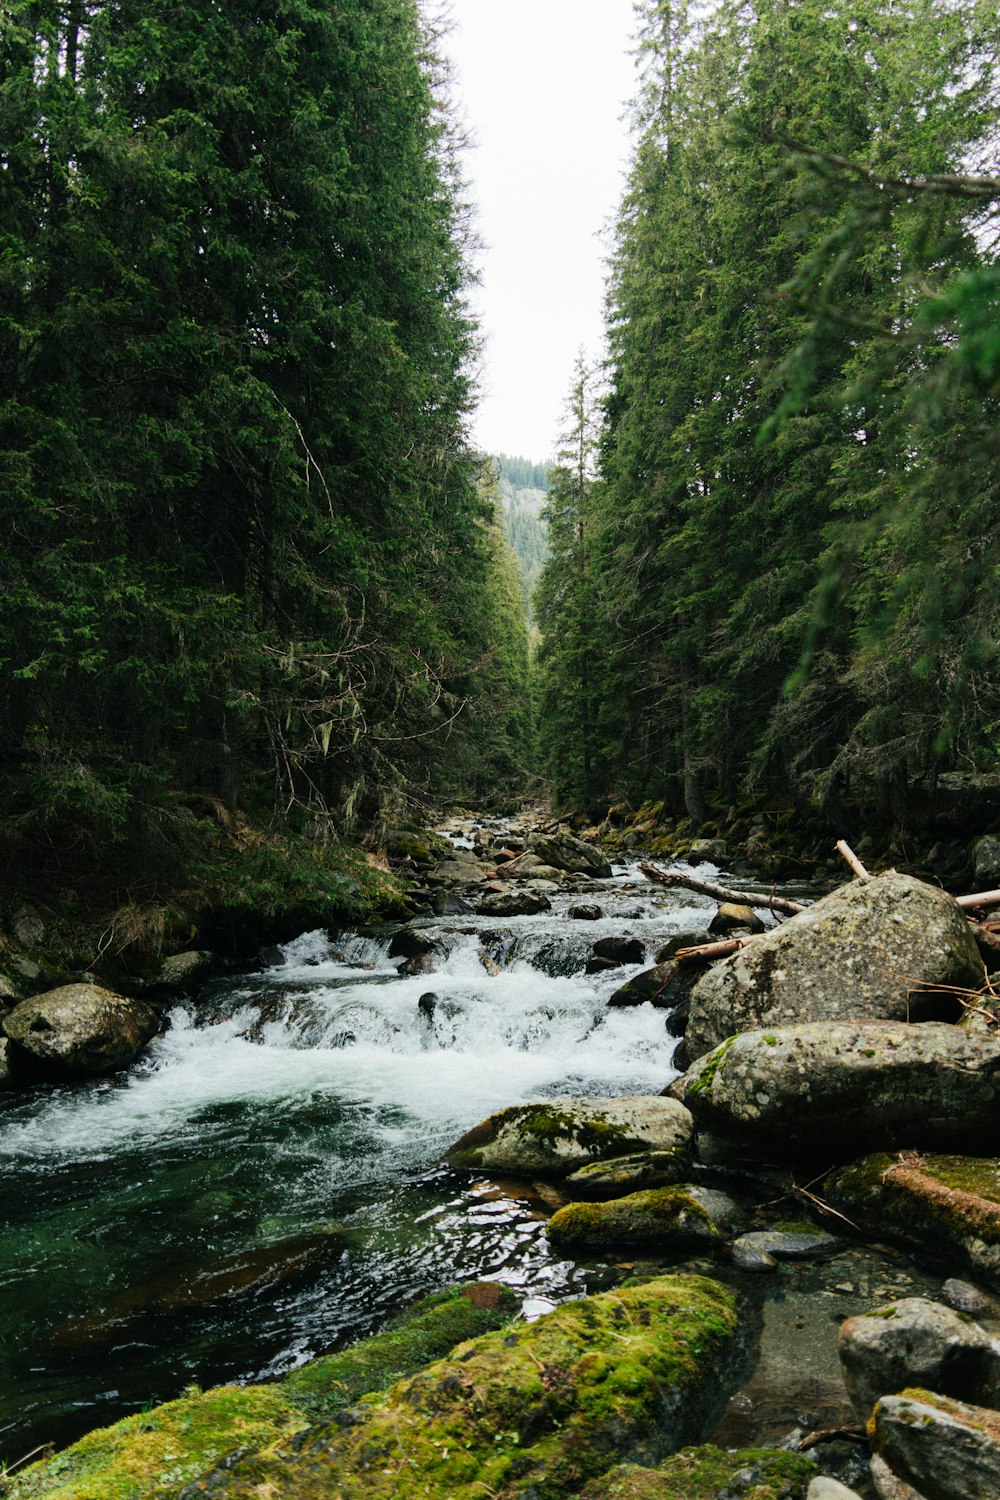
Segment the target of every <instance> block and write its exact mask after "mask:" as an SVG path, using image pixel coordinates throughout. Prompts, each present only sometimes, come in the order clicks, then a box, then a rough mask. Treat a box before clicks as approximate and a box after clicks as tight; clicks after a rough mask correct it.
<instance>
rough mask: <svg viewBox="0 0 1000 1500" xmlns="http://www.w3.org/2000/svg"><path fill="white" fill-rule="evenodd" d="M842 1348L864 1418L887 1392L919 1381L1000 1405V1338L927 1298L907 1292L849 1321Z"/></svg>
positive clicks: (850, 1385) (977, 1401) (840, 1343)
mask: <svg viewBox="0 0 1000 1500" xmlns="http://www.w3.org/2000/svg"><path fill="white" fill-rule="evenodd" d="M837 1352H838V1354H839V1355H840V1365H841V1369H842V1371H843V1374H844V1384H845V1385H846V1386H847V1394H848V1395H849V1396H850V1398H851V1405H852V1406H853V1407H854V1410H855V1411H856V1412H857V1414H858V1419H859V1420H860V1421H861V1422H867V1421H868V1418H869V1417H870V1416H871V1414H872V1409H873V1407H874V1405H875V1403H876V1401H877V1400H878V1399H879V1397H880V1396H892V1395H895V1394H897V1393H898V1392H899V1391H903V1390H905V1389H906V1388H907V1386H913V1385H919V1386H923V1387H924V1388H925V1389H926V1390H930V1391H937V1393H938V1394H939V1395H941V1396H954V1397H956V1399H957V1400H959V1401H971V1402H972V1403H973V1404H974V1405H975V1406H992V1407H995V1406H996V1405H997V1402H998V1399H1000V1342H998V1341H997V1340H996V1339H995V1338H992V1337H991V1336H990V1334H988V1333H986V1332H985V1330H984V1329H982V1328H980V1327H979V1325H978V1323H974V1322H973V1321H972V1320H971V1319H970V1318H968V1317H963V1316H962V1314H961V1313H957V1312H954V1311H953V1310H952V1309H951V1308H950V1307H944V1306H942V1304H941V1303H940V1302H932V1301H931V1300H930V1299H929V1298H927V1297H904V1298H902V1299H901V1300H900V1301H899V1302H895V1303H893V1304H892V1305H891V1306H889V1307H881V1308H877V1309H875V1311H873V1312H869V1313H864V1314H862V1315H861V1316H860V1317H856V1318H847V1319H845V1321H844V1322H843V1323H842V1324H841V1325H840V1334H839V1336H838V1340H837Z"/></svg>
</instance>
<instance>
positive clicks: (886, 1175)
mask: <svg viewBox="0 0 1000 1500" xmlns="http://www.w3.org/2000/svg"><path fill="white" fill-rule="evenodd" d="M820 1191H821V1192H822V1195H823V1197H824V1198H826V1199H827V1200H828V1201H829V1202H831V1203H832V1204H834V1205H835V1206H836V1207H838V1208H840V1209H841V1210H842V1211H843V1212H844V1213H846V1214H847V1215H848V1216H849V1217H850V1218H851V1219H852V1220H853V1221H854V1223H856V1224H858V1225H860V1226H861V1227H862V1228H863V1229H869V1230H871V1231H873V1232H874V1233H876V1234H878V1235H879V1237H880V1238H892V1239H896V1240H901V1241H902V1242H903V1243H904V1244H908V1245H914V1246H916V1248H917V1249H919V1250H922V1251H924V1252H931V1253H933V1254H936V1255H937V1256H938V1257H940V1258H941V1259H942V1260H945V1261H946V1262H947V1263H948V1265H949V1266H950V1267H951V1268H952V1269H954V1267H955V1265H956V1264H958V1265H962V1266H966V1267H968V1268H969V1269H970V1270H971V1271H973V1272H974V1273H975V1274H976V1275H977V1276H978V1277H979V1278H981V1279H982V1280H984V1281H986V1282H987V1284H989V1285H991V1286H994V1287H1000V1160H997V1159H995V1158H993V1157H988V1158H982V1159H979V1158H976V1157H967V1156H939V1155H929V1154H924V1155H917V1154H916V1153H915V1152H900V1153H898V1154H897V1155H889V1154H888V1153H884V1152H878V1153H876V1154H875V1155H873V1156H867V1157H864V1158H863V1159H862V1160H861V1161H857V1162H852V1163H851V1165H850V1166H846V1167H839V1168H837V1170H836V1171H834V1172H831V1173H829V1174H828V1175H827V1177H826V1178H825V1179H824V1182H823V1187H822V1188H821V1190H820Z"/></svg>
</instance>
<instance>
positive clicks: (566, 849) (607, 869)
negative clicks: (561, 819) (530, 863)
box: [528, 832, 611, 880]
mask: <svg viewBox="0 0 1000 1500" xmlns="http://www.w3.org/2000/svg"><path fill="white" fill-rule="evenodd" d="M528 847H529V849H530V850H531V852H532V853H533V854H534V855H536V857H537V858H539V859H540V860H541V861H542V863H543V864H546V865H554V866H555V868H556V869H557V870H566V871H568V872H569V873H570V874H571V875H595V876H597V877H598V879H601V880H604V879H606V878H607V877H608V876H609V875H610V874H611V866H610V865H609V864H608V861H607V860H606V859H605V857H604V855H603V854H602V852H601V850H600V849H597V848H595V847H594V845H593V844H585V843H584V842H583V840H582V839H577V838H574V837H573V835H572V834H571V833H562V832H560V833H536V834H534V835H533V837H532V838H531V839H530V840H529V844H528Z"/></svg>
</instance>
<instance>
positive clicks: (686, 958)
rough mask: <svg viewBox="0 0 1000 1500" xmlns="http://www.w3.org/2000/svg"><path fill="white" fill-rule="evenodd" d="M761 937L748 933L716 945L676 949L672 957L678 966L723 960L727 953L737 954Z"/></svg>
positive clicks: (759, 934) (757, 934)
mask: <svg viewBox="0 0 1000 1500" xmlns="http://www.w3.org/2000/svg"><path fill="white" fill-rule="evenodd" d="M763 936H764V934H763V933H762V932H748V933H747V934H746V936H745V937H735V938H722V939H720V941H719V942H717V943H699V944H698V945H697V947H695V948H678V949H677V952H676V953H675V954H674V957H675V958H676V960H677V962H678V963H679V964H686V963H697V961H698V960H699V959H702V958H725V956H726V954H727V953H738V952H739V950H740V949H741V948H745V947H746V945H747V943H752V942H754V941H755V940H756V939H757V938H759V937H763Z"/></svg>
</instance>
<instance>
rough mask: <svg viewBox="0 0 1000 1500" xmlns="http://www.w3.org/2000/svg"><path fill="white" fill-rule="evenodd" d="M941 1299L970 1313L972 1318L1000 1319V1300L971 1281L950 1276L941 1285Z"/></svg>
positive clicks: (960, 1310) (963, 1311) (955, 1307)
mask: <svg viewBox="0 0 1000 1500" xmlns="http://www.w3.org/2000/svg"><path fill="white" fill-rule="evenodd" d="M941 1301H942V1302H943V1303H945V1305H946V1306H947V1307H953V1308H954V1309H955V1311H956V1312H960V1313H968V1314H969V1316H970V1317H971V1318H993V1319H994V1320H1000V1300H998V1299H997V1298H996V1297H991V1296H990V1294H989V1292H984V1291H983V1289H982V1287H978V1286H973V1284H972V1282H971V1281H959V1280H957V1279H956V1278H955V1277H954V1276H949V1278H948V1280H947V1281H945V1282H944V1283H943V1284H942V1286H941Z"/></svg>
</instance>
